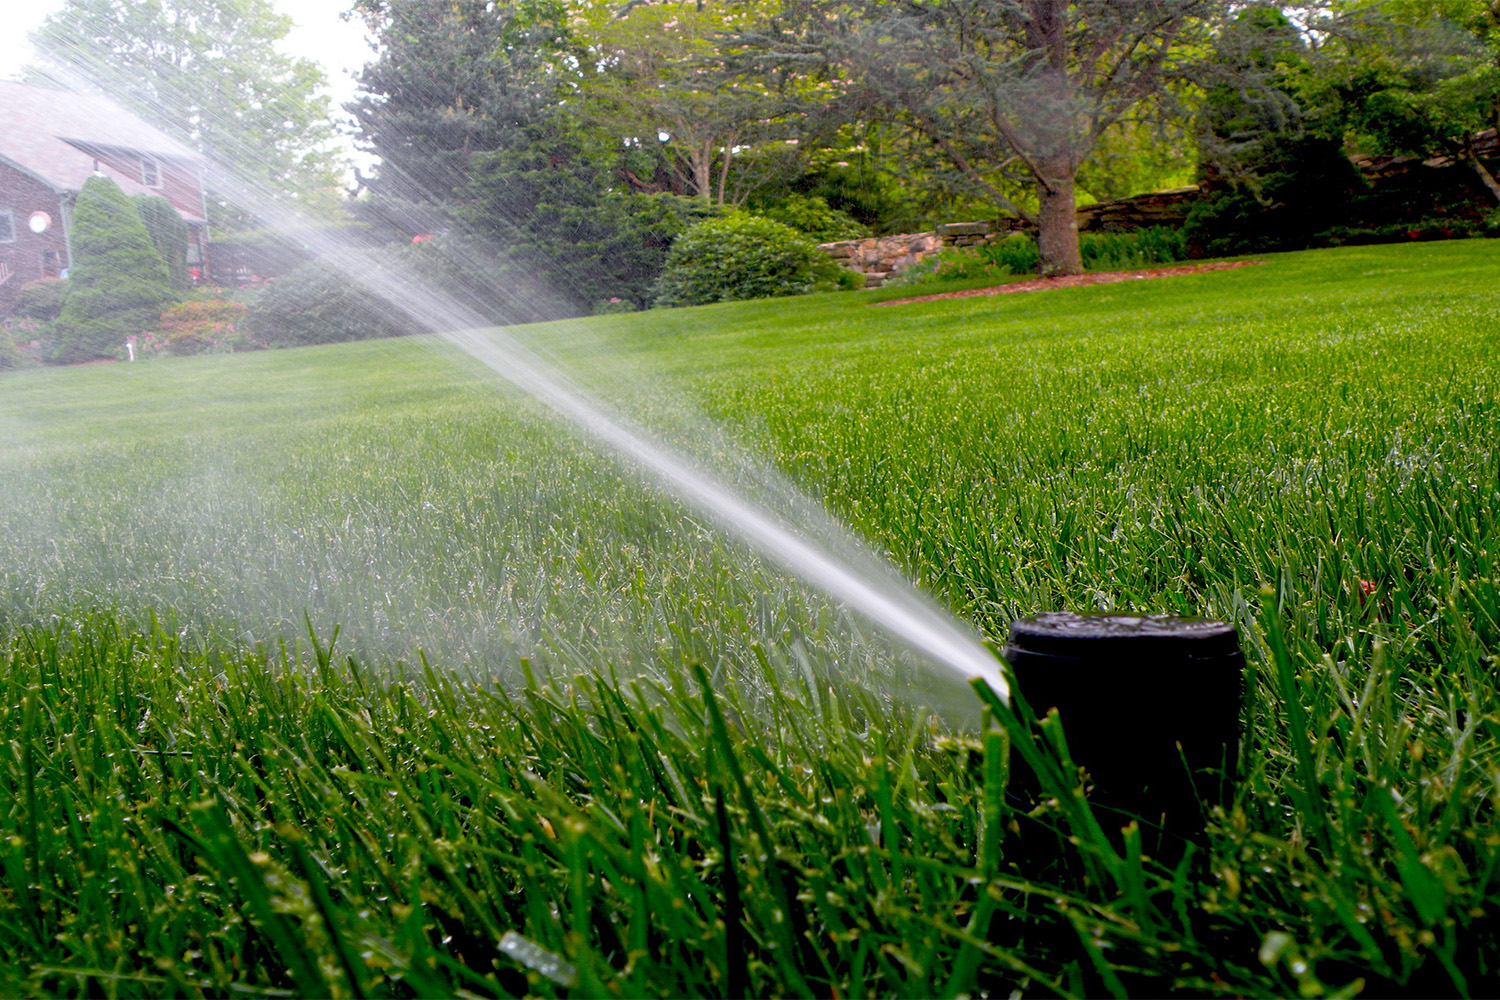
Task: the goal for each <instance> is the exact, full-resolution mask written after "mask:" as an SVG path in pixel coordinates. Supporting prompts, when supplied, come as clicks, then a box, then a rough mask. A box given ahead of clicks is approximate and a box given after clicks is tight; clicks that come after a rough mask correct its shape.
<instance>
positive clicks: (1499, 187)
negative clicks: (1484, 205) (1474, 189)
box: [1468, 150, 1500, 203]
mask: <svg viewBox="0 0 1500 1000" xmlns="http://www.w3.org/2000/svg"><path fill="white" fill-rule="evenodd" d="M1468 159H1469V166H1470V167H1473V168H1474V172H1475V173H1476V174H1478V175H1479V180H1480V183H1482V184H1483V185H1484V186H1485V188H1486V189H1488V191H1489V192H1490V197H1491V198H1494V199H1495V201H1496V202H1497V203H1500V181H1497V180H1495V175H1494V174H1492V173H1491V172H1490V168H1489V167H1486V166H1485V165H1484V163H1483V162H1482V161H1481V160H1480V159H1479V156H1478V155H1477V154H1475V152H1474V151H1473V150H1470V151H1469V157H1468Z"/></svg>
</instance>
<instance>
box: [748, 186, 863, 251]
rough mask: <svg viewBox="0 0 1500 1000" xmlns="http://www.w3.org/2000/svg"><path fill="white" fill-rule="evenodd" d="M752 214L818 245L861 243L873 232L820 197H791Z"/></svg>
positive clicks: (794, 195)
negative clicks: (847, 242)
mask: <svg viewBox="0 0 1500 1000" xmlns="http://www.w3.org/2000/svg"><path fill="white" fill-rule="evenodd" d="M752 211H753V212H754V214H756V215H759V216H761V217H762V218H766V219H770V220H771V221H772V222H779V223H781V224H782V225H783V226H790V227H791V228H793V229H795V230H797V231H798V232H800V233H802V234H804V235H805V236H807V237H809V238H810V239H812V240H813V241H814V242H816V243H835V242H837V241H839V240H858V239H863V238H865V237H866V236H869V235H870V230H869V229H868V228H867V227H865V226H862V225H860V224H859V223H858V222H856V221H854V217H853V216H851V215H849V214H848V213H847V212H841V211H839V210H838V209H836V208H830V207H829V205H828V202H827V201H826V200H825V199H823V198H821V197H819V196H817V195H812V196H808V195H800V194H789V195H786V196H785V197H782V198H777V199H774V200H767V201H765V202H763V203H761V204H759V205H757V206H756V207H755V208H753V209H752Z"/></svg>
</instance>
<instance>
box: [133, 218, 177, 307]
mask: <svg viewBox="0 0 1500 1000" xmlns="http://www.w3.org/2000/svg"><path fill="white" fill-rule="evenodd" d="M130 200H131V202H132V203H133V204H134V205H135V210H136V212H137V213H139V214H140V217H141V221H142V222H144V223H145V224H146V232H147V233H149V234H150V235H151V245H152V246H154V247H156V252H157V253H159V254H161V259H162V260H164V261H166V262H167V276H168V277H169V278H170V279H171V280H170V284H171V287H172V288H174V289H176V290H178V291H183V290H185V289H186V288H187V287H188V264H187V250H188V227H187V223H186V222H183V221H182V216H181V215H179V214H178V212H177V209H175V208H173V207H172V203H171V202H170V201H168V200H167V199H165V198H163V197H162V196H161V195H159V194H138V195H136V196H135V197H134V198H132V199H130Z"/></svg>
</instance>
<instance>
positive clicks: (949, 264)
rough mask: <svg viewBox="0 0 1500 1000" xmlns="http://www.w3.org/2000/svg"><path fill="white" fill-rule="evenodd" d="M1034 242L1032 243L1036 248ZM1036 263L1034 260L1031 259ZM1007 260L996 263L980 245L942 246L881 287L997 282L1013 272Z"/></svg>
mask: <svg viewBox="0 0 1500 1000" xmlns="http://www.w3.org/2000/svg"><path fill="white" fill-rule="evenodd" d="M1035 246H1036V244H1035V242H1033V243H1032V248H1033V250H1034V249H1035ZM1032 265H1033V266H1035V260H1033V261H1032ZM1011 273H1012V272H1011V269H1010V266H1009V265H1008V264H1002V263H997V262H996V261H995V260H994V259H992V258H991V257H989V256H988V255H987V254H985V253H984V252H983V251H982V250H981V249H979V248H967V247H960V248H955V249H951V250H940V251H938V252H937V253H934V254H929V255H928V256H927V257H925V258H924V259H922V260H921V261H919V262H917V263H915V264H912V265H910V266H908V267H905V268H902V269H901V270H900V271H897V272H896V273H895V274H893V275H891V276H890V277H888V278H886V280H885V282H884V283H883V284H882V285H881V287H882V288H888V287H889V288H896V287H902V286H905V285H927V284H933V283H935V282H949V281H960V282H976V283H979V284H981V285H982V284H984V283H986V282H988V283H998V282H1000V281H1001V280H1003V279H1004V278H1005V277H1006V276H1007V275H1009V274H1011Z"/></svg>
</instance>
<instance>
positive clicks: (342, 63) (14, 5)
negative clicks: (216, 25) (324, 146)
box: [0, 0, 371, 119]
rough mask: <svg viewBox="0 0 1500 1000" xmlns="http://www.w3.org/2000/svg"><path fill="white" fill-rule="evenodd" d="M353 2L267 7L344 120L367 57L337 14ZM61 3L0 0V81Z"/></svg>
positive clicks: (354, 30) (361, 40) (10, 74)
mask: <svg viewBox="0 0 1500 1000" xmlns="http://www.w3.org/2000/svg"><path fill="white" fill-rule="evenodd" d="M352 2H353V0H272V5H273V6H274V7H275V8H276V9H277V10H279V11H281V12H282V13H283V14H287V15H290V16H291V18H292V20H293V21H294V22H296V26H295V27H293V28H292V32H291V34H290V35H288V36H287V37H286V40H285V41H284V43H283V46H282V47H283V50H284V51H286V52H287V53H289V54H291V55H295V56H303V57H305V58H307V59H311V60H312V61H313V62H316V63H318V64H319V65H320V66H322V67H323V74H324V76H326V77H327V78H328V93H329V95H330V96H331V97H332V98H333V100H334V104H335V114H336V116H337V117H338V118H339V119H342V118H344V117H345V116H344V115H343V113H342V111H340V110H339V109H338V108H337V105H341V104H343V103H344V102H345V101H348V100H350V99H351V98H353V96H354V74H356V73H358V72H359V70H360V67H362V66H363V65H364V64H365V62H366V61H367V60H368V59H369V58H370V55H371V51H370V46H369V44H368V42H367V41H366V39H365V30H364V27H363V25H361V24H360V23H359V22H358V21H352V22H345V21H343V20H341V19H340V18H339V15H340V14H342V13H343V12H344V11H346V10H348V9H349V7H350V6H351V5H352ZM61 6H62V0H0V8H5V13H4V16H3V18H0V22H3V23H0V79H6V80H18V79H20V77H21V67H22V66H24V65H25V64H26V63H27V62H30V61H31V59H32V56H33V53H32V49H31V42H30V40H29V38H28V36H29V35H30V33H31V32H33V31H35V30H36V29H37V28H38V27H40V26H41V23H42V20H43V19H44V18H46V16H47V15H48V14H50V13H52V12H53V11H56V10H57V9H58V8H60V7H61Z"/></svg>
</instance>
